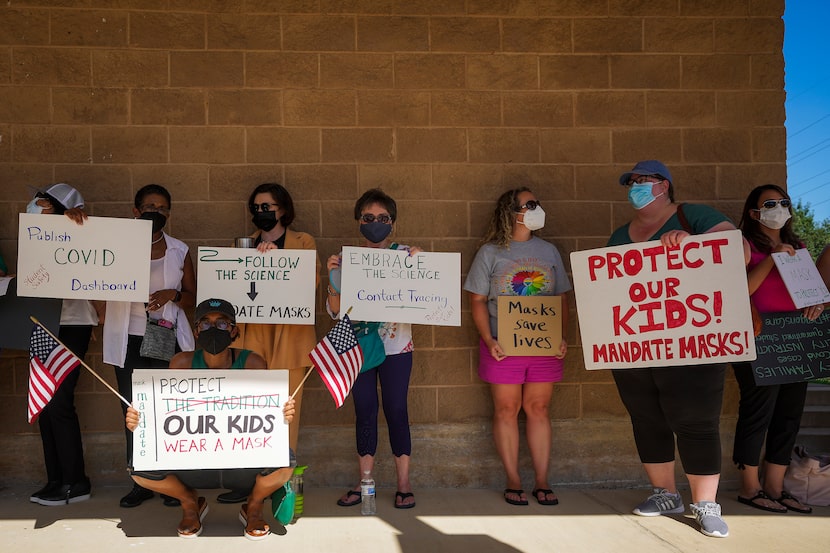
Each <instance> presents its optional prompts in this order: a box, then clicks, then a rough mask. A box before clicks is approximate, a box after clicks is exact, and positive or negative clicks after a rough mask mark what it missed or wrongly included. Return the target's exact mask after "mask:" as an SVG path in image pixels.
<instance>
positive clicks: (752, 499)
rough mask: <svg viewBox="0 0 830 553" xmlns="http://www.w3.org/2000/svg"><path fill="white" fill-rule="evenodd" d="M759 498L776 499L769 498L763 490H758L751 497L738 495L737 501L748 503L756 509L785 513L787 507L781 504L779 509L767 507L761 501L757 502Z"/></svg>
mask: <svg viewBox="0 0 830 553" xmlns="http://www.w3.org/2000/svg"><path fill="white" fill-rule="evenodd" d="M759 499H767V500H769V501H776V500H775V499H773V498H771V497H770V496H768V495H767V494H766V492H764V490H760V491H759V492H758V493H756V494H755V495H754V496H752V497H741V496H740V495H739V496H738V503H743V504H744V505H749V506H750V507H755V508H756V509H761V510H762V511H768V512H770V513H786V512H787V507H785V506H783V505H782V506H781V508H780V509H776V508H775V507H767V506H766V505H762V504H761V503H757V501H758V500H759Z"/></svg>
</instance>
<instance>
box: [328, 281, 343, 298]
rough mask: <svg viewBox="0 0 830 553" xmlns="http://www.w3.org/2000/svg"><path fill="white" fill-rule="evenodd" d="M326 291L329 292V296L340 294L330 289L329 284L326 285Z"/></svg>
mask: <svg viewBox="0 0 830 553" xmlns="http://www.w3.org/2000/svg"><path fill="white" fill-rule="evenodd" d="M326 291H327V292H328V293H329V296H332V297H337V296H339V295H340V294H338V293H337V292H335V291H334V290H333V289H332V287H331V284H329V285H328V286H326Z"/></svg>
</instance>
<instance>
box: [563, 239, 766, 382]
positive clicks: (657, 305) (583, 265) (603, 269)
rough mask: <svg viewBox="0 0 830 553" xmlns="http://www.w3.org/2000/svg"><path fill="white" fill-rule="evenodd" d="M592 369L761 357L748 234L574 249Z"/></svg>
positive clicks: (573, 262)
mask: <svg viewBox="0 0 830 553" xmlns="http://www.w3.org/2000/svg"><path fill="white" fill-rule="evenodd" d="M571 267H572V270H573V280H574V288H575V290H576V305H577V312H578V314H579V331H580V335H581V337H582V351H583V355H584V358H585V367H586V368H587V369H624V368H632V367H651V366H654V367H661V366H670V365H695V364H705V363H719V362H726V361H751V360H753V359H755V340H754V333H753V330H752V316H751V314H750V308H749V291H748V288H747V281H746V270H745V268H744V253H743V242H742V238H741V233H740V231H738V230H730V231H725V232H715V233H711V234H700V235H695V236H688V237H687V238H684V239H683V241H682V242H681V243H680V245H678V246H673V247H670V248H667V247H665V246H663V245H662V244H661V243H660V242H659V241H652V242H640V243H635V244H628V245H625V246H615V247H610V248H600V249H596V250H587V251H580V252H573V253H571Z"/></svg>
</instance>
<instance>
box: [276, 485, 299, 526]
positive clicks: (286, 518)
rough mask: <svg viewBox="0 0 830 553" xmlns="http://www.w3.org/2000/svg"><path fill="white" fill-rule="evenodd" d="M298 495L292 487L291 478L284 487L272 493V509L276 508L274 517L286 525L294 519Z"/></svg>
mask: <svg viewBox="0 0 830 553" xmlns="http://www.w3.org/2000/svg"><path fill="white" fill-rule="evenodd" d="M296 501H297V495H296V494H295V493H294V488H292V487H291V480H288V481H287V482H286V483H285V484H283V486H282V487H280V488H277V490H276V491H275V492H274V493H272V494H271V509H273V510H274V518H275V519H276V520H278V521H279V523H280V524H282V525H283V526H285V525H286V524H288V523H289V522H291V521H292V520H293V519H294V504H295V503H296Z"/></svg>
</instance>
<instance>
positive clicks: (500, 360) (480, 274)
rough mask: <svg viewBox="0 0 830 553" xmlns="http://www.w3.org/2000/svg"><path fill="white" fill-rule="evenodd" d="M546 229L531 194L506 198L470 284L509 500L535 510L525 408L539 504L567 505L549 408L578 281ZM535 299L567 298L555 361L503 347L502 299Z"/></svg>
mask: <svg viewBox="0 0 830 553" xmlns="http://www.w3.org/2000/svg"><path fill="white" fill-rule="evenodd" d="M544 224H545V212H544V210H543V209H542V206H541V205H540V203H539V201H538V200H537V199H536V196H534V194H533V192H531V191H530V189H529V188H524V187H523V188H516V189H514V190H508V191H507V192H505V193H504V194H502V195H501V196H500V197H499V199H498V201H497V202H496V209H495V210H494V212H493V216H492V217H491V219H490V226H489V228H488V229H487V234H486V235H485V236H484V239H483V240H482V246H481V248H479V250H478V253H477V254H476V257H475V259H474V260H473V264H472V266H471V267H470V272H469V273H468V274H467V280H466V282H465V283H464V289H465V290H467V291H468V292H470V299H471V302H470V309H471V311H472V315H473V321H474V322H475V325H476V329H477V330H478V333H479V336H480V337H481V339H480V341H479V365H478V375H479V378H481V379H482V380H483V381H485V382H487V383H489V384H490V393H491V395H492V398H493V404H494V412H493V439H494V441H495V444H496V451H497V452H498V454H499V457H500V458H501V462H502V465H503V466H504V472H505V476H506V483H507V487H506V488H505V490H504V500H505V501H506V502H507V503H510V504H511V505H527V504H528V502H527V495H526V494H525V492H524V490H523V489H522V481H521V477H520V476H519V421H518V416H519V411H520V410H524V412H525V415H526V416H527V429H526V434H527V444H528V449H529V450H530V457H531V461H532V464H533V471H534V474H535V481H534V486H533V492H532V495H533V498H534V499H535V500H536V501H537V502H538V503H539V504H540V505H557V504H558V503H559V500H558V499H557V498H556V494H554V492H553V490H552V489H551V486H550V483H549V481H548V470H549V461H550V448H551V425H550V413H549V406H550V400H551V396H552V395H553V385H554V383H555V382H559V381H561V380H562V373H563V370H564V357H565V354H566V353H567V351H568V341H567V325H568V297H567V292H569V291H570V290H571V283H570V281H569V280H568V275H567V274H566V272H565V267H564V265H563V263H562V257H561V256H560V255H559V250H557V249H556V246H554V245H553V244H551V243H549V242H546V241H545V240H542V239H541V238H539V237H537V236H535V235H534V234H533V233H534V231H537V230H540V229H542V227H543V226H544ZM530 295H540V296H554V295H556V296H560V298H561V299H562V310H561V320H562V341H561V342H560V343H559V344H555V349H554V351H553V353H552V354H551V355H550V356H543V357H535V356H524V355H516V356H507V355H505V353H504V350H503V349H502V346H501V345H500V344H499V341H498V299H499V296H530Z"/></svg>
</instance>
